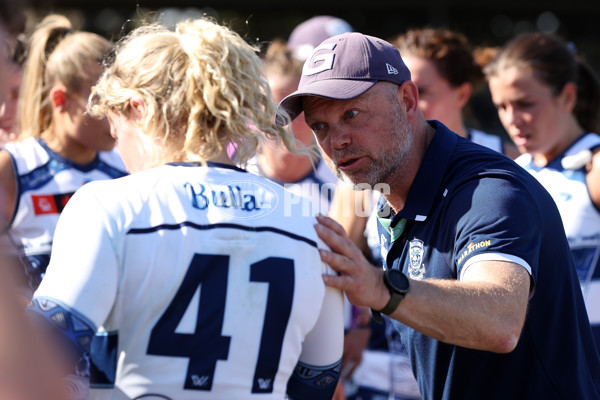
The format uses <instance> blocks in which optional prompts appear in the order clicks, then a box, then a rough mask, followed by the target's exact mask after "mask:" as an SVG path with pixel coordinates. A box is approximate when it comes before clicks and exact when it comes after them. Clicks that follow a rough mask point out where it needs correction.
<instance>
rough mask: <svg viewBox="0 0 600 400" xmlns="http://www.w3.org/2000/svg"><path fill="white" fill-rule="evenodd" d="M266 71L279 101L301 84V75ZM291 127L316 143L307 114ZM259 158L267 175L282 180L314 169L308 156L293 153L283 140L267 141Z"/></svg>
mask: <svg viewBox="0 0 600 400" xmlns="http://www.w3.org/2000/svg"><path fill="white" fill-rule="evenodd" d="M266 75H267V79H268V81H269V86H270V87H271V93H272V95H273V100H274V102H275V103H279V102H280V101H281V100H283V98H284V97H286V96H287V95H289V94H290V93H292V92H294V91H295V90H296V89H297V88H298V82H299V81H300V78H299V77H295V76H286V75H282V74H280V73H276V72H269V71H267V73H266ZM290 128H291V131H292V133H293V134H294V136H295V137H296V139H298V140H299V141H300V142H301V143H302V144H304V145H306V146H311V145H314V138H313V135H312V131H311V130H310V128H309V127H308V126H307V125H306V123H305V122H304V119H303V118H301V117H300V118H296V119H294V121H292V123H291V126H290ZM258 162H259V164H260V168H261V170H262V171H263V173H264V174H265V175H267V176H268V177H269V178H271V179H275V180H278V181H280V182H296V181H298V180H300V179H302V178H304V177H305V176H306V175H308V174H309V173H310V172H311V171H312V169H313V164H312V162H311V160H310V158H309V157H308V156H305V155H295V154H292V153H290V152H289V151H288V150H287V149H286V148H285V145H284V144H283V143H281V142H277V143H268V144H266V145H264V146H263V147H262V148H261V152H260V154H259V156H258Z"/></svg>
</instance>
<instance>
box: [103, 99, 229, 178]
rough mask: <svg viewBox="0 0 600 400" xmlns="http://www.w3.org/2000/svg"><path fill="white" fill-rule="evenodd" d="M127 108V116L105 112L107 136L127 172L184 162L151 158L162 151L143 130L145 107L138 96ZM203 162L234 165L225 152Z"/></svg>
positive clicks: (131, 100) (156, 142) (158, 142)
mask: <svg viewBox="0 0 600 400" xmlns="http://www.w3.org/2000/svg"><path fill="white" fill-rule="evenodd" d="M129 106H130V107H129V111H128V113H127V114H121V113H117V112H113V111H108V112H107V118H108V123H109V125H110V135H111V136H112V138H113V139H114V140H115V141H116V143H117V147H118V149H119V154H120V155H121V159H122V160H123V163H124V164H125V167H126V168H127V171H128V172H130V173H134V172H139V171H143V170H146V169H149V168H152V167H156V166H158V165H160V164H162V163H165V162H169V161H187V160H163V159H157V158H156V157H154V155H161V154H163V153H164V148H163V146H162V144H161V142H160V140H156V139H153V138H151V137H150V135H149V133H148V132H144V130H143V124H142V121H144V120H145V118H146V117H147V109H146V106H145V104H144V102H143V100H142V99H140V98H139V97H137V96H134V97H132V98H131V99H130V100H129ZM174 134H176V133H174ZM206 161H214V162H218V163H221V164H229V165H233V162H232V161H231V159H230V158H229V156H228V155H227V151H226V149H223V151H222V152H221V153H218V154H215V155H214V156H213V157H211V158H209V159H208V160H206Z"/></svg>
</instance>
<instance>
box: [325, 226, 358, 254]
mask: <svg viewBox="0 0 600 400" xmlns="http://www.w3.org/2000/svg"><path fill="white" fill-rule="evenodd" d="M315 231H316V232H317V235H318V236H319V238H321V240H322V241H323V242H325V244H326V245H327V246H329V248H330V249H331V250H332V251H333V252H334V253H338V254H342V255H345V256H347V257H348V258H350V259H355V258H356V257H358V256H359V254H358V253H360V249H359V248H358V247H356V245H355V244H354V242H352V241H351V240H350V239H349V238H348V236H346V234H345V233H342V234H339V233H338V232H336V231H335V230H334V229H331V228H330V227H329V226H327V225H325V224H321V223H318V224H315Z"/></svg>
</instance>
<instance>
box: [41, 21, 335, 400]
mask: <svg viewBox="0 0 600 400" xmlns="http://www.w3.org/2000/svg"><path fill="white" fill-rule="evenodd" d="M256 51H257V49H255V48H253V47H251V46H249V45H248V44H247V43H246V42H245V41H244V40H243V39H242V38H241V37H240V36H239V35H237V34H235V33H234V32H232V31H230V30H228V29H227V28H225V27H223V26H220V25H218V24H216V23H214V22H211V21H209V20H194V21H185V22H181V23H179V24H177V27H176V29H175V31H171V30H168V29H167V28H165V27H162V26H160V25H148V26H142V27H140V28H138V29H136V30H135V31H133V32H132V33H131V34H130V35H129V36H128V37H127V38H126V39H125V40H124V41H122V42H121V43H120V45H119V46H118V48H117V51H116V57H115V59H114V61H113V63H112V65H111V66H109V67H108V69H107V70H106V72H105V73H104V75H103V76H102V78H101V79H100V81H99V83H98V84H97V85H96V86H95V87H94V89H93V92H92V98H91V100H90V105H89V108H90V110H91V111H92V112H93V113H94V114H99V115H104V114H106V115H107V116H108V119H109V121H110V125H111V133H112V135H113V136H114V137H115V138H116V140H117V143H118V147H119V150H120V152H121V154H122V156H123V160H124V162H125V164H126V166H127V169H128V170H129V171H130V172H131V173H132V174H131V175H130V176H128V177H124V178H121V179H116V180H112V181H104V182H92V183H90V184H88V185H86V186H85V187H83V188H81V189H80V190H79V191H78V192H77V193H76V194H75V196H74V197H73V198H72V199H71V201H70V202H69V204H68V205H67V207H66V208H65V210H64V212H63V214H62V216H61V218H60V221H59V224H58V226H57V230H56V236H55V243H54V246H53V251H52V258H51V262H50V266H49V268H48V272H47V275H46V277H45V279H44V280H43V281H42V284H41V285H40V287H39V289H38V290H37V291H36V293H35V296H34V301H33V306H32V310H35V311H36V312H37V313H39V315H40V316H43V317H46V318H47V319H48V320H49V321H51V324H52V325H54V326H55V327H56V331H57V332H59V333H60V334H61V337H64V338H69V339H71V341H70V344H71V347H72V349H73V360H74V362H75V361H79V362H78V363H77V365H78V366H79V367H78V368H74V370H73V371H72V373H71V374H70V376H69V377H68V378H66V379H67V380H68V381H69V382H77V383H79V384H81V386H80V387H79V389H81V391H80V392H79V394H81V395H84V396H85V380H86V376H87V372H86V368H85V366H86V365H87V359H88V357H89V352H88V349H87V348H86V345H85V343H86V340H85V338H89V337H90V336H91V335H92V334H93V332H94V331H95V330H96V329H97V327H99V326H101V325H103V326H104V328H106V330H107V331H109V332H115V333H117V334H118V365H117V370H116V380H115V382H114V386H113V387H109V388H106V389H102V390H93V391H92V398H105V397H110V398H121V397H124V396H126V397H127V398H142V397H144V398H146V397H156V398H164V399H177V400H185V399H253V398H258V399H280V400H282V399H284V398H285V397H286V393H287V395H289V397H290V398H292V399H330V398H331V396H332V394H333V392H334V389H335V386H336V383H337V381H338V377H339V366H340V359H341V355H342V340H343V336H342V335H343V296H342V293H341V292H340V291H338V290H332V289H327V288H326V286H325V285H324V284H323V281H322V275H323V274H327V273H330V272H331V271H330V270H329V268H328V267H327V266H326V265H325V264H323V263H322V262H321V261H320V257H319V249H321V244H320V242H319V240H318V238H317V236H316V234H315V232H314V224H315V223H316V220H315V219H314V218H313V217H308V216H303V215H302V214H301V212H302V210H301V208H300V206H299V205H288V206H289V207H287V208H286V204H285V201H284V199H285V198H286V196H287V195H286V193H285V192H284V189H283V188H281V186H279V185H276V184H274V183H271V182H270V181H268V180H266V179H264V178H262V177H259V176H256V175H254V174H250V173H248V172H246V171H244V170H241V169H239V168H238V167H236V166H235V165H233V162H232V161H231V159H230V158H229V156H228V154H227V151H226V147H227V144H228V143H232V142H233V143H236V144H238V145H241V144H243V146H244V148H245V149H249V150H252V149H254V148H256V146H257V144H258V142H260V141H262V140H265V136H266V137H268V138H270V139H271V140H282V141H283V142H284V143H286V144H287V147H288V148H289V149H290V150H293V149H294V142H295V140H294V138H293V136H292V135H291V134H290V133H288V132H287V131H286V130H284V129H283V128H281V127H278V126H277V125H275V124H274V122H273V114H274V112H275V105H274V103H273V101H272V98H271V95H270V89H269V86H268V84H267V81H266V78H265V76H264V72H263V67H262V64H261V62H260V59H259V58H258V55H257V54H256ZM244 161H246V160H245V159H243V158H242V159H241V160H240V162H242V163H243V162H244ZM62 320H65V321H66V322H67V323H65V324H60V323H57V322H52V321H62ZM111 396H112V397H111ZM118 396H121V397H118Z"/></svg>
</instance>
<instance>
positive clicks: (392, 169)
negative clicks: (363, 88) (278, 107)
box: [302, 82, 413, 187]
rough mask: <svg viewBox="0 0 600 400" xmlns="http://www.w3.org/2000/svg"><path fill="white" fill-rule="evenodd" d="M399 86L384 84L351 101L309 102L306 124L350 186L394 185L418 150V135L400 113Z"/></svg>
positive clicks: (315, 99)
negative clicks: (404, 164) (415, 141)
mask: <svg viewBox="0 0 600 400" xmlns="http://www.w3.org/2000/svg"><path fill="white" fill-rule="evenodd" d="M399 88H400V87H399V86H398V85H396V84H393V83H388V82H379V83H377V84H376V85H374V86H373V87H372V88H371V89H370V90H368V91H367V92H365V93H363V94H362V95H361V96H359V97H357V98H354V99H351V100H331V99H326V98H322V97H313V96H306V97H303V99H302V105H303V109H304V115H305V119H306V123H307V124H308V126H309V127H310V128H311V129H312V131H313V133H314V135H315V137H316V139H317V142H318V143H319V146H320V147H321V150H322V153H323V158H324V160H325V161H326V163H327V165H328V166H329V168H330V169H331V170H332V171H333V172H334V173H336V175H337V176H338V177H339V178H340V179H342V180H344V181H345V182H346V183H348V184H350V185H358V184H361V183H365V184H367V185H370V186H371V187H374V186H375V185H376V184H378V183H388V184H391V183H392V182H393V181H394V176H395V175H396V174H399V173H401V165H402V162H403V160H404V159H405V157H406V155H407V154H408V152H409V151H410V150H411V148H412V141H413V135H412V132H410V130H409V126H408V124H407V121H406V115H405V113H404V112H403V111H402V109H401V107H400V103H399V102H400V99H399V98H398V96H399V93H400V90H399Z"/></svg>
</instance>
